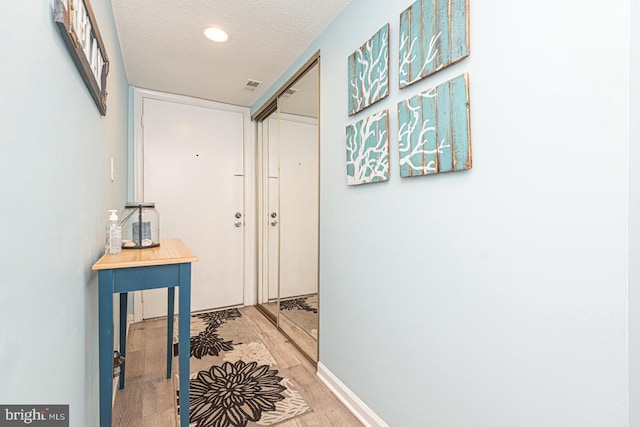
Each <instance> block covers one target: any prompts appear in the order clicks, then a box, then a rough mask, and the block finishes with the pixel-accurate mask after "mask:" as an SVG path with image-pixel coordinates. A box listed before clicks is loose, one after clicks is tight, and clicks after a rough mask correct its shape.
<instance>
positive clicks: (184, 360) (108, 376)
mask: <svg viewBox="0 0 640 427" xmlns="http://www.w3.org/2000/svg"><path fill="white" fill-rule="evenodd" d="M196 261H198V257H197V256H196V255H195V254H194V253H193V252H192V251H191V250H190V249H189V248H188V247H187V246H186V245H185V244H184V243H183V242H182V241H181V240H180V239H164V240H161V241H160V246H159V247H156V248H148V249H128V250H127V249H125V250H123V251H122V253H121V254H119V255H104V256H103V257H102V258H100V259H99V260H98V261H97V262H96V263H95V264H94V265H93V267H92V270H94V271H98V288H99V289H98V312H99V313H98V323H99V324H98V328H99V339H98V341H99V344H98V347H99V350H98V351H99V366H100V368H99V369H100V426H101V427H110V426H111V409H112V408H111V398H112V393H113V294H114V293H118V294H120V354H122V356H125V363H124V364H123V365H121V373H120V388H124V384H125V370H126V349H127V335H126V325H127V292H132V291H141V290H145V289H157V288H167V293H168V297H169V298H168V300H169V301H168V307H167V312H168V316H167V378H171V360H172V356H173V354H172V347H173V318H174V298H175V294H174V291H175V287H176V286H177V287H179V306H178V310H179V314H178V316H179V317H178V334H179V349H178V352H179V356H178V363H179V365H180V398H181V399H180V400H181V402H185V403H182V404H181V405H180V406H181V407H180V427H188V426H189V398H188V396H189V357H190V337H189V329H190V327H189V325H190V314H191V263H192V262H196ZM184 396H187V398H186V399H185V398H184Z"/></svg>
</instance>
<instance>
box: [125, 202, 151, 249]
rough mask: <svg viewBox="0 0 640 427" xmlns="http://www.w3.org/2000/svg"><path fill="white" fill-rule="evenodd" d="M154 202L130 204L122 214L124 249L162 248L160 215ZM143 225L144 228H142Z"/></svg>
mask: <svg viewBox="0 0 640 427" xmlns="http://www.w3.org/2000/svg"><path fill="white" fill-rule="evenodd" d="M155 206H156V204H155V203H152V202H128V203H127V204H126V205H125V206H124V208H125V209H124V212H123V214H122V217H123V219H122V221H121V222H120V224H121V225H122V249H144V248H153V247H156V246H160V215H159V214H158V211H157V210H156V209H155ZM140 224H142V227H140Z"/></svg>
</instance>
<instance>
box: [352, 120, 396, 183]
mask: <svg viewBox="0 0 640 427" xmlns="http://www.w3.org/2000/svg"><path fill="white" fill-rule="evenodd" d="M388 129H389V110H383V111H380V112H378V113H376V114H374V115H372V116H369V117H366V118H364V119H362V120H360V121H358V122H356V123H354V124H352V125H349V126H347V184H348V185H359V184H368V183H372V182H381V181H387V180H388V179H389V132H388Z"/></svg>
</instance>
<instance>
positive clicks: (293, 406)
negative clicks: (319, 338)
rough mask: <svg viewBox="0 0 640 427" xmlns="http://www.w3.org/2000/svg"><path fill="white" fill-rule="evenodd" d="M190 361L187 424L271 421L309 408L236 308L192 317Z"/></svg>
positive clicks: (217, 426) (226, 426)
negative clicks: (188, 422)
mask: <svg viewBox="0 0 640 427" xmlns="http://www.w3.org/2000/svg"><path fill="white" fill-rule="evenodd" d="M176 330H177V328H176ZM177 350H178V345H177V334H176V336H174V356H177ZM174 360H175V362H176V363H177V361H178V358H177V357H175V359H174ZM190 365H191V366H190V371H191V377H190V378H191V379H190V389H191V390H190V394H191V396H190V399H189V421H190V426H195V427H231V426H234V427H235V426H241V427H244V426H272V425H275V424H278V423H281V422H283V421H286V420H288V419H290V418H293V417H297V416H300V415H302V414H304V413H306V412H307V411H310V410H311V409H310V408H309V405H308V404H307V403H306V402H305V400H304V399H303V398H302V396H301V395H300V393H299V392H298V391H297V389H296V386H295V384H294V383H293V381H292V380H290V379H289V378H287V376H286V372H285V371H284V370H283V369H280V368H279V367H278V364H277V363H276V361H275V359H274V358H273V356H272V355H271V353H270V352H269V350H268V349H267V347H266V346H265V345H264V343H263V342H262V340H261V339H260V338H259V337H258V335H257V333H256V332H255V330H254V329H253V327H252V326H251V324H250V323H249V322H248V321H247V320H246V319H245V318H244V317H242V313H241V312H240V311H239V310H238V309H235V308H234V309H228V310H221V311H212V312H206V313H198V314H195V315H193V316H191V359H190ZM176 372H177V370H176ZM175 379H176V383H175V384H176V394H177V397H178V399H177V401H178V414H179V413H180V404H181V401H180V396H179V392H178V387H177V385H178V383H179V381H178V380H179V378H178V377H177V375H176V377H175Z"/></svg>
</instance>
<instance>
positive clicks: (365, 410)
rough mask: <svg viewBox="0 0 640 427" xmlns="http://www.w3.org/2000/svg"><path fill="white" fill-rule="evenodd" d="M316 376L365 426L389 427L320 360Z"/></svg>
mask: <svg viewBox="0 0 640 427" xmlns="http://www.w3.org/2000/svg"><path fill="white" fill-rule="evenodd" d="M317 375H318V378H320V381H322V382H323V383H324V385H326V386H327V387H328V388H329V390H331V392H332V393H333V394H334V395H335V396H336V397H337V398H338V400H340V401H341V402H342V403H343V404H344V406H346V407H347V409H348V410H349V411H351V413H352V414H353V415H355V417H356V418H357V419H358V420H359V421H360V422H361V423H362V424H364V425H365V426H366V427H389V426H388V425H387V423H385V422H384V421H383V420H382V418H380V417H379V416H378V415H376V413H375V412H373V411H372V410H371V408H369V407H368V406H367V405H366V404H365V403H364V402H363V401H362V400H360V398H359V397H358V396H356V395H355V393H354V392H352V391H351V390H349V388H348V387H347V386H346V385H344V384H343V383H342V381H340V380H339V379H338V377H336V376H335V375H333V373H332V372H331V371H330V370H329V369H327V367H326V366H325V365H323V364H322V362H318V372H317Z"/></svg>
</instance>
